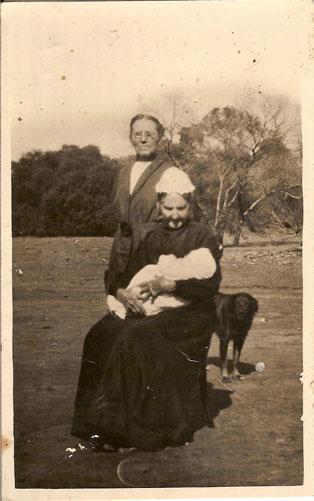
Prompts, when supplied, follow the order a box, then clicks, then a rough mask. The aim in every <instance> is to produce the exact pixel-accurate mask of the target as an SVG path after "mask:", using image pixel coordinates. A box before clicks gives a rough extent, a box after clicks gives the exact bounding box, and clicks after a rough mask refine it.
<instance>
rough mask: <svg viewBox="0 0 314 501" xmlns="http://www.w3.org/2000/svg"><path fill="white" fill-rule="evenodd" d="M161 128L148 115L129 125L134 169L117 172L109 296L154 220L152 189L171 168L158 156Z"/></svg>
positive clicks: (106, 280)
mask: <svg viewBox="0 0 314 501" xmlns="http://www.w3.org/2000/svg"><path fill="white" fill-rule="evenodd" d="M163 135H164V127H163V126H162V125H161V123H160V122H159V121H158V120H157V118H155V117H153V116H151V115H136V116H135V117H133V118H132V120H131V122H130V141H131V143H132V145H133V147H134V149H135V152H136V161H135V163H133V165H131V166H128V167H126V168H123V169H121V171H120V172H119V175H118V178H117V181H116V187H115V193H114V197H113V204H112V209H113V213H114V215H115V217H116V219H117V221H118V223H119V227H118V230H117V232H116V234H115V237H114V240H113V245H112V249H111V255H110V261H109V269H108V270H107V272H106V274H105V285H106V291H107V293H108V294H111V293H112V292H113V291H114V290H115V288H116V283H117V282H118V281H120V279H121V276H122V275H123V273H124V271H125V268H126V265H127V263H128V261H129V258H130V256H131V255H133V254H134V252H135V251H136V249H137V247H138V244H139V239H140V225H141V224H142V223H147V222H151V221H156V220H157V216H158V214H157V209H156V202H157V197H156V191H155V185H156V183H157V182H158V181H159V179H160V177H161V176H162V174H163V172H164V171H165V170H166V169H167V168H168V167H169V166H170V165H171V163H170V159H169V158H168V157H167V156H166V155H160V154H157V148H158V145H159V143H160V141H161V139H162V137H163Z"/></svg>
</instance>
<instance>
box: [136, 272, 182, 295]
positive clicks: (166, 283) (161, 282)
mask: <svg viewBox="0 0 314 501" xmlns="http://www.w3.org/2000/svg"><path fill="white" fill-rule="evenodd" d="M175 288H176V283H175V282H174V281H173V280H169V279H168V278H165V277H158V276H157V277H154V278H153V279H152V280H148V281H147V282H144V283H142V284H141V294H142V297H143V295H145V294H149V295H150V296H152V297H156V296H159V294H162V293H163V292H166V293H167V292H168V293H169V292H173V291H174V290H175Z"/></svg>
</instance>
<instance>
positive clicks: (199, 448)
mask: <svg viewBox="0 0 314 501" xmlns="http://www.w3.org/2000/svg"><path fill="white" fill-rule="evenodd" d="M110 245H111V241H110V239H105V238H54V239H53V238H43V239H36V238H17V239H15V240H14V257H13V261H14V267H13V283H14V400H15V407H14V412H15V425H14V432H15V474H16V486H17V487H19V488H26V487H27V488H30V487H32V488H79V487H86V488H88V487H108V488H109V487H119V488H121V487H128V484H130V483H131V484H132V482H133V483H134V482H135V485H136V486H143V487H146V486H147V487H159V486H166V487H167V486H168V487H191V486H194V487H197V486H202V487H205V486H250V485H251V486H252V485H299V484H302V482H303V456H302V422H301V419H300V418H301V415H302V385H301V383H300V380H299V377H300V373H301V372H302V332H301V327H302V276H301V252H300V247H299V245H298V244H295V243H294V244H293V243H292V244H289V245H273V246H271V245H267V247H266V246H264V247H263V248H262V247H259V246H254V247H248V246H247V245H246V246H245V247H242V248H238V249H233V248H227V249H225V252H224V256H223V260H222V269H223V277H224V278H223V284H222V291H223V292H232V293H233V292H237V291H241V290H243V291H247V292H249V293H251V294H253V295H254V296H255V297H256V298H257V299H258V301H259V304H260V308H259V312H258V315H257V316H256V318H255V320H254V324H253V327H252V330H251V332H250V333H249V336H248V339H247V342H246V344H245V346H244V349H243V355H242V372H243V373H244V374H245V380H244V381H243V382H242V381H239V382H235V383H231V384H228V385H227V386H226V385H223V384H222V383H221V382H220V379H219V359H218V341H217V339H216V338H214V340H213V342H212V346H211V348H210V351H209V355H208V389H209V392H208V395H209V408H210V409H211V413H212V416H213V418H214V423H215V428H213V429H210V428H203V429H202V430H200V431H199V432H197V434H196V435H195V440H194V442H193V443H192V444H190V445H189V446H187V447H177V448H170V449H166V450H164V451H161V452H158V453H155V454H148V453H144V452H136V453H135V454H134V455H133V456H132V457H130V458H128V461H127V462H125V463H124V467H123V468H122V473H121V471H120V476H119V474H118V473H119V472H118V467H119V465H120V464H121V462H122V461H124V459H125V458H124V457H121V455H120V454H118V453H112V454H96V453H94V452H93V451H90V450H88V449H81V448H80V447H79V445H78V442H77V440H75V439H74V438H73V437H71V435H70V427H71V419H72V413H73V404H74V398H75V392H76V385H77V379H78V372H79V368H80V355H81V350H82V345H83V340H84V336H85V334H86V332H87V331H88V329H89V328H90V327H91V326H92V325H93V324H94V323H95V322H96V321H97V320H99V318H100V317H101V316H102V315H103V314H104V313H105V301H104V292H103V291H104V288H103V272H104V268H105V266H106V264H107V262H108V252H109V249H110ZM257 362H264V364H265V369H264V370H263V371H262V372H260V373H257V372H256V371H255V365H256V363H257ZM67 448H70V449H75V452H74V453H73V452H72V453H71V452H70V451H67V450H66V449H67ZM70 456H71V457H70ZM120 470H121V467H120ZM121 479H122V480H121Z"/></svg>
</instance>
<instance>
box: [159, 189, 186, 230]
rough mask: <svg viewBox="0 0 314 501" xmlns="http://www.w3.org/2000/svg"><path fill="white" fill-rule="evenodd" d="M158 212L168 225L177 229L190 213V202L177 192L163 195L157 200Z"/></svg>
mask: <svg viewBox="0 0 314 501" xmlns="http://www.w3.org/2000/svg"><path fill="white" fill-rule="evenodd" d="M159 209H160V213H161V215H162V216H163V219H164V221H165V222H166V223H167V225H168V227H169V228H171V229H172V230H177V229H179V228H181V226H183V224H184V222H185V221H186V220H187V219H188V217H189V214H190V204H189V202H187V200H185V198H184V197H183V196H182V195H179V193H170V194H167V195H165V196H164V197H163V198H162V199H161V200H160V201H159Z"/></svg>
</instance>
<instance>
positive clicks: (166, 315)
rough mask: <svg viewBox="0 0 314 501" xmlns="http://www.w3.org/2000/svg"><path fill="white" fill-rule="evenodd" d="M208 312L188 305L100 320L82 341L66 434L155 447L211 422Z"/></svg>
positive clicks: (173, 442)
mask: <svg viewBox="0 0 314 501" xmlns="http://www.w3.org/2000/svg"><path fill="white" fill-rule="evenodd" d="M213 325H214V314H213V313H211V312H210V311H206V310H204V309H201V308H199V307H195V306H188V307H184V308H180V309H176V310H168V311H164V312H162V313H159V314H158V315H156V316H153V317H130V318H126V319H125V320H121V319H120V318H117V317H115V316H113V315H111V314H108V315H106V316H105V317H104V318H102V320H100V321H99V322H98V323H97V324H96V325H95V326H94V327H93V328H92V329H91V330H90V332H89V333H88V334H87V336H86V338H85V342H84V349H83V355H82V365H81V372H80V377H79V383H78V390H77V396H76V401H75V414H74V419H73V425H72V434H73V435H74V436H77V437H80V438H81V439H83V440H89V438H90V437H91V436H92V435H98V436H99V437H100V442H101V443H109V444H111V445H113V446H115V447H119V446H122V447H137V448H139V449H143V450H159V449H162V448H163V447H166V446H168V445H174V446H175V445H180V444H183V443H184V442H186V441H189V442H190V441H191V440H193V434H194V432H195V431H196V430H198V429H200V428H202V427H203V426H206V425H209V426H210V425H211V423H210V420H209V417H208V412H207V402H206V355H207V351H208V348H209V343H210V338H211V334H212V329H213Z"/></svg>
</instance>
